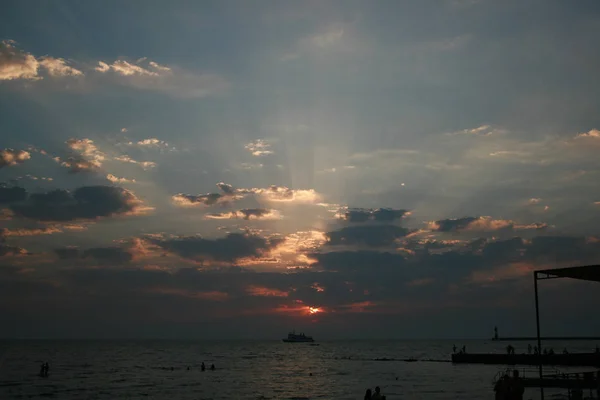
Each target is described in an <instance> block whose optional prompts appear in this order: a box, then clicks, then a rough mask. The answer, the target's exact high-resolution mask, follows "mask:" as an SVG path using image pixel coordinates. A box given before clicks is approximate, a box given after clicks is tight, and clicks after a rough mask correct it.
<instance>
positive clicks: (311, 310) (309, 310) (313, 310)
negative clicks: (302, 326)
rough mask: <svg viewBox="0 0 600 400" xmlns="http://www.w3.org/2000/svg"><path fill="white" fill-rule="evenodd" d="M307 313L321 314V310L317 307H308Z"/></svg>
mask: <svg viewBox="0 0 600 400" xmlns="http://www.w3.org/2000/svg"><path fill="white" fill-rule="evenodd" d="M308 312H309V313H311V314H317V313H320V312H323V310H322V309H320V308H319V307H308Z"/></svg>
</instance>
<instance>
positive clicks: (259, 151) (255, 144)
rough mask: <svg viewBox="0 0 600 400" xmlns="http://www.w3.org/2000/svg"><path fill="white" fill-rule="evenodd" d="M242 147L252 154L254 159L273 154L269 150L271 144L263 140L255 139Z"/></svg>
mask: <svg viewBox="0 0 600 400" xmlns="http://www.w3.org/2000/svg"><path fill="white" fill-rule="evenodd" d="M244 147H245V148H246V150H248V151H249V152H250V153H252V155H253V156H256V157H262V156H267V155H270V154H273V151H272V150H270V148H271V144H270V143H268V142H267V141H266V140H264V139H256V140H254V141H252V142H250V143H248V144H247V145H246V146H244Z"/></svg>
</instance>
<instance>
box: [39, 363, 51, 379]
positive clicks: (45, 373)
mask: <svg viewBox="0 0 600 400" xmlns="http://www.w3.org/2000/svg"><path fill="white" fill-rule="evenodd" d="M49 370H50V364H48V363H47V362H44V363H42V365H41V367H40V376H42V377H44V378H46V377H48V371H49Z"/></svg>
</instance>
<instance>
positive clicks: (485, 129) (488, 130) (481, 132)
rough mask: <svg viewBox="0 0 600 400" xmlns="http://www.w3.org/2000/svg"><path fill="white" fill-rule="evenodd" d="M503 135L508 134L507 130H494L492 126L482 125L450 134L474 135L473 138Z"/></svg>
mask: <svg viewBox="0 0 600 400" xmlns="http://www.w3.org/2000/svg"><path fill="white" fill-rule="evenodd" d="M501 133H506V131H505V130H503V129H499V128H493V127H492V126H491V125H481V126H478V127H477V128H471V129H463V130H461V131H456V132H452V133H450V135H472V136H491V135H497V134H501Z"/></svg>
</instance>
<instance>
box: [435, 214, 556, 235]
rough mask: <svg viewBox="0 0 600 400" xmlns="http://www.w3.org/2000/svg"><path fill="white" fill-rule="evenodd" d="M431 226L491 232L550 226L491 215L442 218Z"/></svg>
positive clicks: (445, 229) (441, 228)
mask: <svg viewBox="0 0 600 400" xmlns="http://www.w3.org/2000/svg"><path fill="white" fill-rule="evenodd" d="M429 227H430V228H431V230H432V231H435V232H462V231H471V232H490V231H505V232H509V231H514V230H538V231H539V230H544V229H546V228H548V225H547V224H545V223H540V222H536V223H532V224H528V225H521V224H517V223H516V222H515V221H511V220H507V219H493V218H491V217H463V218H456V219H442V220H438V221H434V222H431V223H429Z"/></svg>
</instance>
